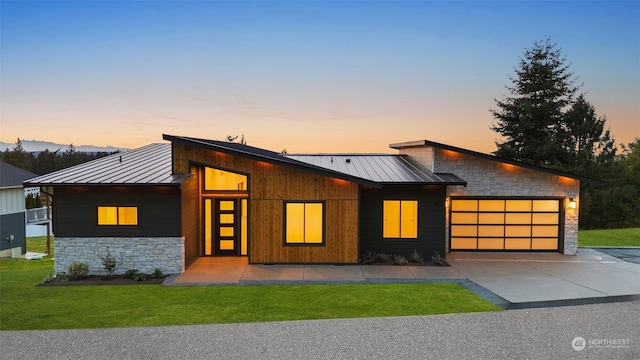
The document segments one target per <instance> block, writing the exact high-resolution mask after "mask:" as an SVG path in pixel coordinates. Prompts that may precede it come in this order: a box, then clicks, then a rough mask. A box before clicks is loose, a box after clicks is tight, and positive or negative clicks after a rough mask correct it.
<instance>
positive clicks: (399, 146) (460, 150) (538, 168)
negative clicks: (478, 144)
mask: <svg viewBox="0 0 640 360" xmlns="http://www.w3.org/2000/svg"><path fill="white" fill-rule="evenodd" d="M425 146H431V147H435V148H439V149H445V150H449V151H453V152H457V153H461V154H466V155H471V156H476V157H479V158H483V159H487V160H491V161H497V162H502V163H506V164H511V165H515V166H520V167H523V168H526V169H531V170H536V171H541V172H545V173H548V174H553V175H559V176H564V177H568V178H570V179H576V180H580V181H584V182H589V183H592V184H594V185H597V186H604V182H603V181H602V180H598V179H594V178H590V177H586V176H581V175H576V174H572V173H568V172H565V171H560V170H555V169H549V168H546V167H543V166H538V165H532V164H527V163H525V162H521V161H517V160H510V159H505V158H502V157H498V156H495V155H490V154H484V153H481V152H477V151H473V150H468V149H463V148H459V147H456V146H451V145H447V144H441V143H438V142H435V141H430V140H416V141H407V142H403V143H396V144H391V145H389V147H390V148H392V149H398V150H400V149H405V148H413V147H425Z"/></svg>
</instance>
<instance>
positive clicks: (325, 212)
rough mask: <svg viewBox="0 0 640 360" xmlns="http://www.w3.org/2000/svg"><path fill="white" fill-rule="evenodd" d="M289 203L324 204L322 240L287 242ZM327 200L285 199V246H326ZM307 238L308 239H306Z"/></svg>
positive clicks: (283, 213)
mask: <svg viewBox="0 0 640 360" xmlns="http://www.w3.org/2000/svg"><path fill="white" fill-rule="evenodd" d="M288 204H321V205H322V242H320V243H307V242H301V243H289V242H287V205H288ZM326 236H327V202H326V201H325V200H284V201H283V205H282V245H283V246H326V242H327V238H326ZM304 240H306V239H304Z"/></svg>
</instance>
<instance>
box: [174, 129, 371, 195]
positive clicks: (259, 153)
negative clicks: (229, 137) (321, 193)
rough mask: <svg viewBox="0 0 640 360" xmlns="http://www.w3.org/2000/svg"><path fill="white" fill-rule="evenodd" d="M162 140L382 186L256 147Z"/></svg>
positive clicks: (184, 138) (211, 141)
mask: <svg viewBox="0 0 640 360" xmlns="http://www.w3.org/2000/svg"><path fill="white" fill-rule="evenodd" d="M162 138H163V139H164V140H168V141H171V142H172V143H178V144H182V145H188V146H194V147H198V148H202V149H207V150H212V151H217V152H221V153H225V154H229V155H234V156H239V157H242V158H246V159H250V160H255V161H262V162H265V163H269V164H273V165H278V166H283V167H286V168H291V169H297V170H301V171H306V172H310V173H313V174H318V175H322V176H327V177H332V178H336V179H340V180H345V181H348V182H352V183H356V184H359V185H367V186H373V187H380V184H378V183H376V182H374V181H370V180H367V179H363V178H360V177H356V176H351V175H348V174H344V173H341V172H338V171H333V170H329V169H325V168H322V167H319V166H314V165H311V164H307V163H304V162H302V161H297V160H294V159H289V158H287V157H285V156H283V155H282V154H280V153H277V152H273V151H269V150H264V149H260V148H256V147H253V146H249V145H245V144H238V143H226V142H222V141H215V140H205V139H198V138H191V137H185V136H175V135H167V134H163V135H162Z"/></svg>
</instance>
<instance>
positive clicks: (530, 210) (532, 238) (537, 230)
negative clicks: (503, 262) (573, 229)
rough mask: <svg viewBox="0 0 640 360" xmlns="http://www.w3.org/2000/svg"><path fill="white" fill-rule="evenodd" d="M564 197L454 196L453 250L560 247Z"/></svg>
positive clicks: (545, 248)
mask: <svg viewBox="0 0 640 360" xmlns="http://www.w3.org/2000/svg"><path fill="white" fill-rule="evenodd" d="M562 201H563V200H562V199H560V198H548V197H545V198H490V197H482V198H478V197H452V198H451V199H450V207H449V209H450V210H449V211H450V212H449V219H450V229H449V234H450V240H451V241H450V248H451V250H452V251H456V250H458V251H460V250H464V251H559V250H561V249H560V248H559V244H560V243H561V240H562V239H561V235H560V234H562V231H561V229H560V224H561V223H562V222H561V219H562V218H563V217H564V213H563V211H562V209H563V207H562V206H561V204H562Z"/></svg>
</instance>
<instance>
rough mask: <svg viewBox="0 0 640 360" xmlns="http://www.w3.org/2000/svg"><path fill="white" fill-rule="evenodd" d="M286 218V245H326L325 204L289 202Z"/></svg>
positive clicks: (286, 205)
mask: <svg viewBox="0 0 640 360" xmlns="http://www.w3.org/2000/svg"><path fill="white" fill-rule="evenodd" d="M284 216H285V235H284V236H285V240H284V242H285V244H323V243H324V218H325V216H324V203H322V202H304V203H303V202H287V203H285V208H284Z"/></svg>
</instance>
